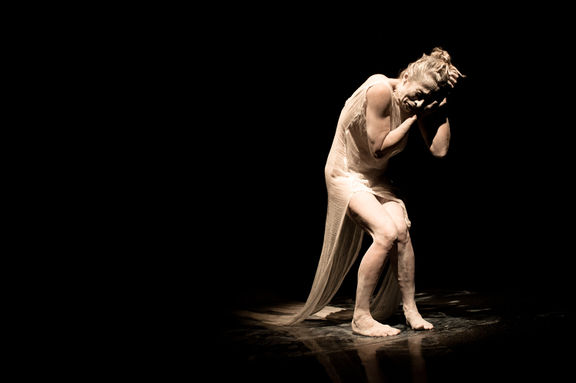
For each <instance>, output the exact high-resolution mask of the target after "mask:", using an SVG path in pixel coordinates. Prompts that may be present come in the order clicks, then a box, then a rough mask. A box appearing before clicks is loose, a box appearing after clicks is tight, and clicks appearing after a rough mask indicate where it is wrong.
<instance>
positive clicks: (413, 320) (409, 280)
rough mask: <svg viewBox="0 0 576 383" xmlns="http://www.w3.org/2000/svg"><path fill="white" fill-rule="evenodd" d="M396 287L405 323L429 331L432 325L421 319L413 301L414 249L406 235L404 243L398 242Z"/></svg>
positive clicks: (408, 235) (407, 234)
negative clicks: (398, 288)
mask: <svg viewBox="0 0 576 383" xmlns="http://www.w3.org/2000/svg"><path fill="white" fill-rule="evenodd" d="M398 285H399V286H400V292H401V294H402V308H403V310H404V316H405V317H406V322H407V323H408V325H410V327H412V328H413V329H415V330H430V329H431V328H433V327H434V326H433V325H432V323H430V322H427V321H425V320H424V319H422V316H421V315H420V313H419V312H418V308H417V307H416V301H415V300H414V294H415V290H416V288H415V284H414V249H413V247H412V241H411V239H410V234H409V233H408V232H407V233H406V239H405V241H401V242H398Z"/></svg>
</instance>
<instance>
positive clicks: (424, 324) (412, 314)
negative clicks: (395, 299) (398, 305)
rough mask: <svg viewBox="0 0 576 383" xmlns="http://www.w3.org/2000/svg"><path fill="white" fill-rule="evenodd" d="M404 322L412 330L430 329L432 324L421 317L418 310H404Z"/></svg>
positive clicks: (432, 326)
mask: <svg viewBox="0 0 576 383" xmlns="http://www.w3.org/2000/svg"><path fill="white" fill-rule="evenodd" d="M404 316H405V317H406V323H407V324H408V325H409V326H410V327H412V329H414V330H431V329H432V328H434V325H433V324H432V323H430V322H428V321H425V320H424V319H423V318H422V315H420V313H419V312H418V311H404Z"/></svg>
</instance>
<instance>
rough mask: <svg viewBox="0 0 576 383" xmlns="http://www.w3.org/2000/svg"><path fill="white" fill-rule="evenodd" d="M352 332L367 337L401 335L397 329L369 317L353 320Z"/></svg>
mask: <svg viewBox="0 0 576 383" xmlns="http://www.w3.org/2000/svg"><path fill="white" fill-rule="evenodd" d="M352 331H354V332H355V333H356V334H360V335H366V336H390V335H397V334H399V333H400V330H398V329H397V328H394V327H390V326H388V325H386V324H382V323H380V322H377V321H375V320H374V319H373V318H372V317H369V316H364V317H360V318H358V319H356V318H354V319H352Z"/></svg>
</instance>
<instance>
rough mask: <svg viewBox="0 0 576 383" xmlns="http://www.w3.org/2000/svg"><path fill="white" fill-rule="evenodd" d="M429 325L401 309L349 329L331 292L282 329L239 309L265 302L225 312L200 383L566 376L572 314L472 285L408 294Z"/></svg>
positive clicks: (263, 308) (343, 302)
mask: <svg viewBox="0 0 576 383" xmlns="http://www.w3.org/2000/svg"><path fill="white" fill-rule="evenodd" d="M417 302H418V305H419V308H420V312H421V313H422V315H423V317H424V318H425V319H427V320H429V321H430V322H431V323H432V324H434V326H435V327H434V329H433V330H431V331H414V330H411V329H409V328H407V327H406V325H405V322H404V317H403V316H402V314H401V311H397V313H396V314H395V315H394V316H392V317H391V318H390V319H389V321H388V322H387V323H388V324H390V325H392V326H394V327H396V328H399V329H401V330H402V332H401V333H400V334H399V335H397V336H393V337H384V338H371V337H364V336H360V335H356V334H353V333H352V330H351V328H350V319H351V315H352V310H351V309H352V307H353V302H352V300H351V299H349V298H348V299H345V298H339V299H337V300H335V301H334V302H333V303H332V304H331V305H330V306H331V307H332V309H333V311H337V312H334V313H333V314H330V315H328V316H319V317H316V318H314V319H310V320H306V321H304V322H303V323H301V324H299V325H297V326H292V327H275V326H267V325H264V324H263V323H262V322H259V321H256V320H254V319H251V318H250V317H249V316H247V315H246V311H248V312H260V313H266V312H271V311H273V310H275V309H277V308H278V307H281V306H282V305H283V304H289V303H290V302H275V303H274V304H268V305H262V304H259V305H256V306H252V307H246V309H247V310H246V311H244V310H243V309H242V308H241V309H240V310H236V311H234V312H233V313H231V314H230V317H229V318H228V319H227V320H226V321H225V322H226V324H225V325H223V326H221V327H220V331H219V334H218V336H216V337H215V338H213V339H212V340H213V342H212V346H213V349H212V350H210V353H209V355H210V356H209V359H208V360H207V361H206V362H205V364H204V366H203V367H204V368H207V369H208V370H209V371H210V375H211V378H210V381H239V382H240V381H246V382H456V381H457V382H500V381H508V382H516V381H523V382H524V381H555V380H559V379H562V380H563V379H567V378H570V377H571V375H572V374H573V372H572V364H573V361H572V360H573V357H572V356H573V350H572V345H573V344H572V340H573V339H574V337H573V335H572V332H573V329H572V326H571V324H572V323H573V315H572V314H571V313H570V312H568V311H567V310H566V309H564V308H559V306H557V305H554V304H546V302H542V301H541V302H539V304H535V303H534V302H532V301H531V300H530V299H528V298H524V299H516V300H515V299H514V297H513V296H505V297H503V296H499V295H498V294H487V293H479V292H473V291H462V290H460V291H447V290H430V291H424V292H421V293H419V294H417Z"/></svg>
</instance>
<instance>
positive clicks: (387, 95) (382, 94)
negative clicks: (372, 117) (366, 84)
mask: <svg viewBox="0 0 576 383" xmlns="http://www.w3.org/2000/svg"><path fill="white" fill-rule="evenodd" d="M366 103H367V107H368V108H369V109H372V110H374V111H380V113H385V112H386V111H388V109H389V108H390V104H391V103H392V91H391V89H390V85H388V83H386V82H378V83H376V84H374V85H372V86H371V87H370V88H368V90H367V91H366Z"/></svg>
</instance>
